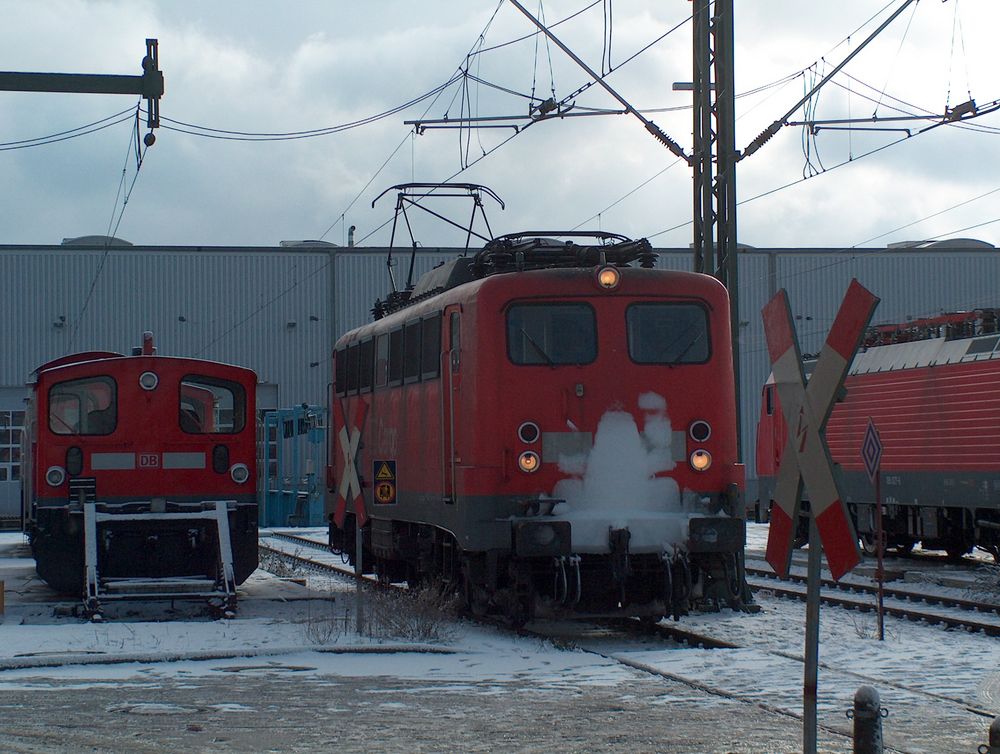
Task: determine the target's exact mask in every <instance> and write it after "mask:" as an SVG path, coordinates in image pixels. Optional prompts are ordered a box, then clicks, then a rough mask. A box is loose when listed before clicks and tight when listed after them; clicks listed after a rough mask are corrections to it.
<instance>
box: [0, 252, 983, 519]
mask: <svg viewBox="0 0 1000 754" xmlns="http://www.w3.org/2000/svg"><path fill="white" fill-rule="evenodd" d="M658 252H659V254H660V257H659V261H658V266H660V267H664V268H667V269H691V265H692V255H691V252H690V251H689V250H687V249H676V248H674V249H659V250H658ZM387 253H388V250H387V249H385V248H360V247H340V246H335V245H333V244H328V243H322V242H311V241H300V242H282V243H281V244H280V245H278V246H274V247H214V246H213V247H207V246H206V247H200V246H133V245H131V244H129V243H127V242H123V241H119V240H117V239H105V238H102V237H86V238H81V239H67V241H64V242H63V243H61V244H53V245H25V246H15V245H0V281H2V282H0V285H2V286H3V294H2V295H0V316H2V318H3V321H4V322H6V323H7V324H6V326H5V327H4V328H3V330H2V332H0V338H2V344H3V345H2V349H0V353H2V354H3V358H2V359H0V518H8V519H9V518H11V517H19V515H20V481H19V478H20V449H19V442H20V431H19V430H20V428H21V426H22V425H23V420H24V399H25V398H26V396H27V395H28V389H27V387H26V383H27V382H28V381H29V380H30V379H31V373H32V371H33V370H34V369H35V368H36V367H37V366H39V365H40V364H42V363H44V362H46V361H48V360H51V359H53V358H56V357H58V356H62V355H65V354H69V353H74V352H77V351H88V350H109V351H118V352H128V351H129V349H131V347H132V346H136V345H138V344H139V343H140V340H141V335H142V332H143V331H145V330H151V331H153V333H154V336H155V342H156V345H157V348H158V352H159V353H161V354H166V355H178V356H197V357H200V358H209V359H214V360H217V361H223V362H228V363H233V364H239V365H242V366H247V367H250V368H252V369H254V370H255V371H256V372H257V375H258V377H259V380H260V386H259V393H258V403H259V408H261V409H268V408H281V407H288V406H295V405H300V404H303V403H305V404H310V405H325V404H326V402H327V398H326V396H327V388H328V385H329V383H330V380H331V376H330V367H331V359H330V353H331V349H332V344H333V342H334V340H336V337H337V336H338V335H339V334H340V333H342V332H343V331H345V330H347V329H350V328H352V327H355V326H357V325H359V324H361V323H363V322H365V321H367V320H368V319H369V318H370V310H371V307H372V304H373V302H374V301H375V299H376V298H380V297H384V296H385V294H386V293H387V292H388V291H389V290H390V280H389V271H388V269H387V265H386V262H387ZM459 253H462V252H461V250H458V249H446V248H420V249H418V252H417V255H416V259H415V265H414V279H416V277H417V276H418V275H419V274H420V273H422V272H424V271H426V270H429V269H431V268H432V267H434V266H435V265H437V264H438V263H440V262H442V261H444V260H446V259H450V258H452V257H454V256H455V255H456V254H459ZM393 262H394V265H395V266H394V272H395V278H396V280H397V284H399V285H400V286H402V284H403V282H404V281H405V279H406V276H407V272H408V267H409V250H405V251H401V250H399V249H397V250H396V253H395V255H394V257H393ZM852 278H857V279H858V280H859V281H860V282H861V283H862V284H863V285H864V286H866V287H867V288H869V289H870V290H871V291H873V292H874V293H875V294H876V295H877V296H879V297H880V298H881V300H882V301H881V304H880V305H879V308H878V309H877V310H876V313H875V320H874V321H875V322H900V321H906V320H907V319H908V318H918V317H923V316H928V315H933V314H938V313H941V312H946V311H963V310H970V309H976V308H982V307H995V306H1000V291H998V290H997V285H996V281H997V280H1000V253H998V251H997V250H996V249H995V248H994V247H993V246H991V245H990V244H986V243H983V242H979V241H973V240H967V239H959V240H954V241H939V242H934V243H917V244H901V245H895V246H891V247H889V248H863V249H862V248H851V249H835V248H818V249H764V248H746V247H741V251H740V260H739V324H740V327H739V347H740V399H741V412H740V413H741V416H740V420H741V427H742V434H741V441H742V449H743V457H744V461H745V462H746V464H747V472H748V477H749V478H750V480H751V484H750V485H749V490H748V497H750V498H751V499H752V497H753V495H754V493H755V485H754V484H753V483H752V479H753V476H754V473H753V458H754V437H755V429H756V422H757V412H758V409H759V406H758V403H759V393H760V389H761V385H762V383H763V381H764V380H765V378H766V377H767V374H768V372H769V370H770V365H769V363H768V356H767V346H766V341H765V338H764V332H763V327H762V323H761V317H760V311H761V309H762V307H763V306H764V304H765V303H766V302H767V301H768V299H769V298H770V297H771V296H772V295H773V294H774V293H775V292H776V291H777V290H778V289H779V288H785V289H786V290H787V291H788V294H789V299H790V302H791V307H792V312H793V314H794V316H795V317H796V320H797V325H798V332H799V338H800V342H801V345H802V350H803V352H810V351H813V352H815V351H818V350H819V348H820V347H821V345H822V343H823V340H824V339H825V337H826V333H827V330H828V329H829V327H830V325H831V323H832V321H833V317H834V315H835V313H836V311H837V308H838V306H839V304H840V300H841V298H842V296H843V294H844V291H845V290H846V289H847V286H848V284H849V283H850V281H851V279H852Z"/></svg>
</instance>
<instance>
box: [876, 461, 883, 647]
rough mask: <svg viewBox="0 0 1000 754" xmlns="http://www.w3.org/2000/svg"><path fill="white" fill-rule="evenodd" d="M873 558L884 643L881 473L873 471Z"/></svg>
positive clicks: (879, 629)
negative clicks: (875, 541)
mask: <svg viewBox="0 0 1000 754" xmlns="http://www.w3.org/2000/svg"><path fill="white" fill-rule="evenodd" d="M875 537H876V540H877V544H876V545H875V557H876V558H877V559H878V564H877V565H876V567H875V579H876V580H877V581H878V640H879V641H885V608H884V605H883V597H884V594H885V589H884V584H885V571H884V569H883V567H882V566H883V550H884V549H885V532H884V531H883V530H882V471H881V469H875Z"/></svg>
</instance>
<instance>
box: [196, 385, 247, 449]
mask: <svg viewBox="0 0 1000 754" xmlns="http://www.w3.org/2000/svg"><path fill="white" fill-rule="evenodd" d="M246 403H247V401H246V391H245V390H244V389H243V386H242V385H240V384H239V383H238V382H232V381H230V380H222V379H218V378H215V377H203V376H201V375H195V374H189V375H187V376H185V377H184V379H182V380H181V386H180V412H179V421H180V426H181V429H182V430H183V431H184V432H186V433H188V434H196V435H201V434H233V433H236V432H241V431H243V427H245V426H246Z"/></svg>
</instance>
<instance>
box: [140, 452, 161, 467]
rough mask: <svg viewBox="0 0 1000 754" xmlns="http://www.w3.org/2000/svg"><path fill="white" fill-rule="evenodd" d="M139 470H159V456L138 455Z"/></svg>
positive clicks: (153, 454)
mask: <svg viewBox="0 0 1000 754" xmlns="http://www.w3.org/2000/svg"><path fill="white" fill-rule="evenodd" d="M139 468H140V469H158V468H160V455H159V454H158V453H140V454H139Z"/></svg>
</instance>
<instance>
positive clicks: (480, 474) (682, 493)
mask: <svg viewBox="0 0 1000 754" xmlns="http://www.w3.org/2000/svg"><path fill="white" fill-rule="evenodd" d="M582 236H588V237H592V238H593V240H592V241H591V242H590V243H589V244H584V243H581V237H582ZM565 239H569V240H565ZM654 261H655V254H654V253H653V252H652V249H651V246H650V244H649V242H648V241H646V240H644V239H643V240H638V241H632V240H629V239H627V238H625V237H623V236H618V235H615V234H608V233H550V234H542V233H535V232H532V233H524V234H516V235H510V236H503V237H500V238H498V239H494V240H493V241H491V242H489V243H488V244H487V245H486V247H485V248H484V249H483V250H481V251H480V252H478V253H476V254H474V255H469V256H462V257H459V258H457V259H455V260H452V261H451V262H449V263H446V264H444V265H442V266H440V267H438V268H436V269H435V270H432V271H431V272H429V273H427V274H426V275H424V276H423V277H422V278H421V279H420V281H418V283H417V285H416V286H415V287H414V289H413V290H408V291H404V292H402V293H394V294H391V295H390V297H389V300H388V301H386V302H377V303H376V307H375V311H374V314H375V316H376V319H375V321H374V322H372V323H371V324H367V325H364V326H362V327H359V328H357V329H355V330H353V331H351V332H348V333H346V334H345V335H344V336H342V337H341V338H340V339H339V340H338V342H337V344H336V349H335V353H334V377H335V379H334V388H333V391H334V395H333V396H332V408H333V411H332V416H333V431H332V435H331V468H330V482H331V484H330V490H331V495H330V505H331V507H330V510H329V514H330V545H331V547H332V548H333V549H335V550H341V551H343V552H345V553H347V554H348V555H349V556H350V557H351V558H352V559H354V558H356V557H357V552H356V546H355V540H356V533H357V531H356V527H357V526H361V527H362V529H361V534H362V536H361V540H362V548H363V549H362V564H363V567H364V568H365V570H367V571H374V572H375V573H377V574H378V575H379V576H380V577H381V578H383V579H385V580H390V581H403V580H406V581H408V582H410V583H413V582H421V581H425V580H435V581H443V582H445V583H448V584H450V585H452V586H453V587H454V588H456V589H457V590H458V591H459V592H460V593H461V595H462V596H463V599H464V602H465V605H466V607H467V608H468V609H469V610H471V611H473V612H476V613H498V614H502V615H506V616H507V617H509V618H511V619H513V620H515V621H524V620H529V619H531V618H534V617H552V616H569V617H572V616H599V615H600V616H607V615H649V616H662V615H667V614H673V615H675V616H676V615H680V614H683V613H685V612H686V611H688V610H689V609H690V608H691V607H692V606H693V605H695V604H697V603H699V602H702V601H704V602H712V603H714V604H716V605H717V604H719V603H728V604H730V605H732V606H738V605H739V604H741V602H742V600H743V598H744V589H743V583H744V580H743V577H742V566H741V560H740V555H741V553H742V549H743V543H744V524H743V518H742V507H741V503H740V500H741V494H742V489H743V484H744V470H743V467H742V465H741V464H739V463H738V462H737V441H736V421H735V405H734V403H735V386H734V380H733V364H732V351H731V348H730V319H729V297H728V293H727V291H726V290H725V288H724V287H723V286H722V285H721V284H720V283H719V282H718V281H717V280H716V279H714V278H712V277H710V276H707V275H699V274H694V273H689V272H670V271H666V270H658V269H653V263H654Z"/></svg>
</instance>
